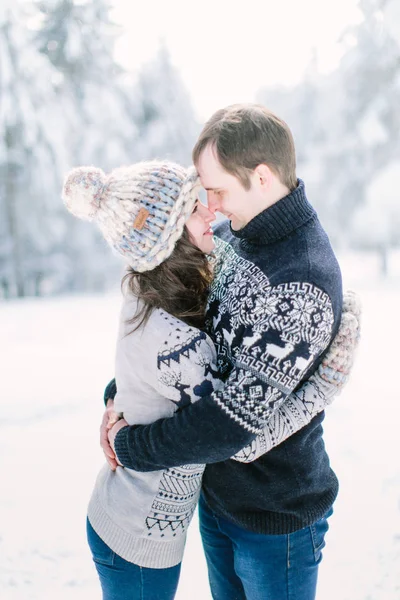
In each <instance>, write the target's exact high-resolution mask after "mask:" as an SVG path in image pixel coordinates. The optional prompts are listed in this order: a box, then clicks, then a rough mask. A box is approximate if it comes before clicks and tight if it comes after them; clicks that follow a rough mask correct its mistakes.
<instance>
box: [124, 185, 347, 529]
mask: <svg viewBox="0 0 400 600" xmlns="http://www.w3.org/2000/svg"><path fill="white" fill-rule="evenodd" d="M215 234H216V240H217V241H216V251H215V253H216V265H215V277H214V282H213V285H212V288H211V292H210V297H209V303H208V312H207V327H208V332H209V334H210V335H211V337H212V339H213V341H214V342H215V344H216V348H217V356H218V367H219V370H220V373H221V375H222V376H223V378H224V380H225V386H224V388H223V389H222V390H221V391H217V392H213V393H211V394H210V395H209V396H207V397H205V398H202V400H201V401H199V402H197V403H195V404H190V405H189V406H187V407H185V408H184V409H183V410H181V411H178V412H177V413H175V415H174V416H173V417H171V418H167V419H161V420H159V421H156V422H155V423H153V424H151V425H138V426H136V425H134V426H131V427H125V428H123V429H122V430H120V431H119V433H118V434H117V436H116V440H115V449H116V452H117V455H118V459H119V460H120V462H121V463H122V464H123V465H124V466H127V467H129V468H132V469H135V470H137V471H152V470H157V469H162V468H166V467H173V466H177V465H182V464H191V463H193V464H194V463H207V467H206V470H205V473H204V477H203V485H202V490H203V494H204V497H205V499H206V501H207V503H208V504H209V505H210V507H211V508H212V509H213V510H214V511H215V512H216V513H217V514H219V515H221V516H224V517H225V518H227V519H229V520H231V521H233V522H234V523H236V524H238V525H239V526H242V527H244V528H247V529H249V530H251V531H255V532H259V533H267V534H285V533H290V532H293V531H296V530H298V529H301V528H303V527H305V526H307V525H310V524H312V523H313V522H315V521H316V520H318V519H319V518H321V517H322V516H323V515H324V514H325V512H326V511H327V510H328V509H329V508H330V506H331V505H332V503H333V501H334V500H335V498H336V495H337V491H338V481H337V478H336V476H335V474H334V472H333V471H332V469H331V468H330V465H329V459H328V456H327V453H326V451H325V447H324V442H323V439H322V433H323V432H322V426H321V423H322V420H323V418H324V415H323V413H321V415H318V416H317V417H315V418H314V419H313V420H312V421H311V423H310V424H309V425H307V426H306V427H304V428H303V429H301V430H300V431H298V432H297V433H296V434H294V435H293V436H292V437H290V438H289V439H288V440H286V441H285V442H283V443H282V444H281V445H280V446H277V447H276V448H274V449H273V450H271V451H270V452H268V453H267V454H265V455H263V456H261V457H260V458H259V459H257V460H255V461H254V462H252V463H248V464H246V463H240V462H237V461H233V460H230V458H229V457H231V456H232V455H234V454H235V453H237V452H238V451H239V450H240V449H241V448H242V447H244V446H245V445H246V444H249V443H250V442H251V441H252V440H253V439H254V437H255V436H256V435H257V434H258V433H259V432H260V431H261V430H262V428H263V427H264V425H265V423H266V422H268V420H269V419H271V418H272V416H273V414H274V411H276V410H277V409H278V408H279V407H280V406H281V405H282V403H284V402H285V400H286V399H287V397H288V396H289V394H290V393H291V392H292V391H293V390H294V389H296V388H297V387H298V386H299V384H300V383H301V382H302V381H303V380H304V379H306V378H307V377H308V376H309V375H310V373H311V372H312V371H313V370H315V368H316V366H317V364H318V362H319V361H320V359H321V357H322V355H323V353H324V351H325V350H326V348H327V346H328V345H329V343H330V341H331V339H332V338H333V336H334V335H335V333H336V331H337V329H338V326H339V321H340V314H341V307H342V285H341V274H340V269H339V265H338V263H337V260H336V258H335V256H334V253H333V250H332V248H331V245H330V243H329V240H328V237H327V235H326V233H325V231H324V230H323V228H322V226H321V224H320V222H319V220H318V217H317V215H316V212H315V211H314V209H313V208H312V206H311V205H310V204H309V202H308V201H307V198H306V195H305V190H304V184H303V182H302V181H300V180H299V183H298V186H297V188H296V189H295V190H294V191H293V192H292V193H290V194H289V195H288V196H286V197H285V198H283V199H282V200H280V201H279V202H277V203H276V204H274V205H273V206H272V207H270V208H268V209H267V210H265V211H263V212H262V213H260V214H259V215H257V216H256V217H255V218H254V219H253V220H252V221H250V223H248V224H247V225H246V227H244V228H243V229H241V230H240V231H233V230H232V229H231V227H230V225H229V223H228V222H224V223H222V224H220V225H219V226H218V228H217V229H216V231H215Z"/></svg>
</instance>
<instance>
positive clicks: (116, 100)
mask: <svg viewBox="0 0 400 600" xmlns="http://www.w3.org/2000/svg"><path fill="white" fill-rule="evenodd" d="M360 9H361V11H362V14H363V20H362V21H361V22H360V23H359V24H358V25H356V26H354V27H351V28H349V29H348V30H347V31H345V32H344V34H343V36H342V38H341V40H340V43H341V44H342V45H343V48H344V53H343V57H342V59H341V61H340V64H339V65H338V67H337V69H335V70H334V71H333V72H330V73H329V74H324V75H321V74H320V73H319V70H318V57H317V55H316V56H315V59H314V60H311V62H310V64H309V67H308V69H307V72H306V76H305V78H304V79H303V80H302V81H301V83H299V84H296V85H294V86H292V87H272V88H271V87H269V86H268V81H263V79H262V73H261V74H260V89H259V92H258V97H257V98H256V100H258V101H260V102H262V103H264V104H266V105H267V106H268V107H270V108H271V109H272V110H275V111H276V112H277V113H278V114H279V115H281V116H282V117H283V118H285V119H286V120H287V122H288V123H289V125H290V127H291V128H292V130H293V132H294V135H295V141H296V146H297V153H298V174H299V176H301V177H302V178H303V179H304V180H305V181H306V185H307V191H308V195H309V197H310V199H311V201H312V203H313V204H314V205H315V206H316V208H317V210H318V212H319V215H320V217H321V220H322V222H323V224H324V226H325V227H326V229H327V231H328V233H329V235H330V237H331V240H332V242H333V244H334V246H335V249H336V250H337V251H338V252H344V251H348V250H358V251H365V252H367V251H368V252H369V253H370V254H369V255H371V253H374V255H375V257H376V261H375V263H374V264H376V265H377V269H379V270H380V272H381V274H382V275H383V276H390V274H391V273H390V271H391V268H390V255H391V252H392V251H393V249H395V248H396V247H398V246H399V244H400V202H399V199H398V194H399V193H398V189H397V185H396V183H397V177H398V173H400V137H399V135H398V134H399V126H400V103H399V92H400V11H399V9H398V6H397V5H396V0H361V2H360ZM120 34H121V29H120V28H119V27H117V26H115V25H114V24H113V22H112V21H111V18H110V5H109V3H108V2H106V1H105V0H79V1H75V2H74V1H72V0H39V1H36V2H26V1H24V0H14V1H13V2H12V3H11V2H10V3H9V2H8V0H5V1H4V2H2V4H1V7H0V64H1V71H0V299H1V298H3V299H11V298H15V297H23V296H46V295H55V294H62V293H66V292H68V293H70V292H92V291H102V290H104V289H107V288H108V287H109V286H110V285H111V284H114V283H115V282H116V281H117V280H118V278H119V275H120V263H119V261H118V260H117V259H116V258H114V257H113V256H112V254H111V253H110V251H109V249H108V248H107V247H106V245H105V243H104V242H103V241H102V240H101V239H100V235H99V234H98V233H97V232H96V229H95V228H94V227H93V226H92V225H90V224H87V223H83V222H79V221H78V220H77V219H74V218H73V217H72V216H71V215H69V214H68V213H67V211H66V210H65V209H64V207H63V204H62V202H61V200H60V191H61V187H62V181H63V177H64V174H65V173H66V171H67V170H68V169H69V168H71V167H72V166H76V165H80V164H94V165H96V166H100V167H102V168H103V169H104V170H105V171H109V170H110V169H112V168H114V167H116V166H120V165H121V164H126V163H131V162H134V161H137V160H140V159H148V158H155V157H169V158H171V159H174V160H176V161H179V162H182V163H184V164H189V163H190V154H191V148H192V146H193V144H194V141H195V139H196V136H197V134H198V133H199V131H200V129H201V125H202V124H201V123H200V122H199V119H198V118H197V115H196V114H195V111H194V109H193V105H192V102H191V97H190V95H189V92H188V90H187V89H186V88H185V83H184V81H182V79H181V76H180V73H179V72H178V70H177V69H176V68H175V66H174V65H173V63H172V61H171V59H170V56H169V53H168V49H167V47H166V45H163V44H160V46H159V48H158V51H157V53H155V55H154V58H153V59H152V60H151V61H150V62H149V63H147V64H146V65H144V66H143V67H142V69H141V71H140V73H139V74H138V75H137V76H135V77H133V76H132V75H131V74H130V73H128V72H126V71H124V70H123V69H122V67H121V66H120V65H119V64H117V63H116V61H115V58H114V48H115V44H116V41H117V40H118V36H119V35H120Z"/></svg>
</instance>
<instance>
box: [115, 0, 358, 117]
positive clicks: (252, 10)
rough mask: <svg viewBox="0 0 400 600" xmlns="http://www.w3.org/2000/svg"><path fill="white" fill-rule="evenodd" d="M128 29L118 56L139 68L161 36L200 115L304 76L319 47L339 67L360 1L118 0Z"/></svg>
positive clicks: (323, 59)
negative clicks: (344, 34)
mask: <svg viewBox="0 0 400 600" xmlns="http://www.w3.org/2000/svg"><path fill="white" fill-rule="evenodd" d="M113 4H114V6H115V9H114V11H113V14H112V17H113V19H114V20H115V21H116V22H118V23H120V24H122V25H123V27H124V29H125V31H126V33H125V35H124V37H123V39H122V40H121V42H120V43H119V44H118V47H117V57H118V59H119V60H120V61H121V62H122V64H123V65H124V67H125V68H127V69H128V70H133V71H136V70H137V69H138V67H139V66H140V65H141V64H142V63H143V62H145V61H147V60H149V59H150V58H151V57H152V56H153V55H154V53H155V52H156V49H157V45H158V41H159V39H160V38H162V39H163V40H164V41H165V43H166V44H167V46H168V48H169V50H170V53H171V57H172V60H173V62H174V64H175V65H176V66H177V67H178V68H179V69H180V71H181V74H182V76H183V79H184V81H185V84H186V86H187V88H188V89H189V91H190V93H191V95H192V98H193V103H194V106H195V108H196V110H197V112H198V114H199V117H200V119H202V120H204V119H206V118H207V117H209V116H210V115H211V114H212V112H214V111H215V110H216V109H218V108H221V107H222V106H225V105H227V104H231V103H233V102H246V101H252V100H254V95H255V92H256V91H257V89H259V88H260V87H261V86H265V85H267V84H275V83H282V84H285V83H293V82H295V81H298V80H299V79H301V78H302V76H303V73H304V71H305V69H306V67H307V64H308V63H309V61H310V58H311V56H312V53H313V49H315V50H316V51H317V53H318V65H319V69H320V70H321V71H327V70H330V69H332V68H334V67H335V65H336V64H337V62H338V60H339V59H340V56H341V53H342V49H341V47H340V45H339V44H338V43H337V40H338V38H339V36H340V34H341V32H342V31H343V30H344V29H345V28H346V27H348V26H350V25H352V24H354V23H356V22H357V21H359V20H360V13H359V11H358V9H357V4H358V2H357V0H330V1H324V0H245V1H242V2H240V0H239V1H237V2H236V3H235V2H234V0H201V1H200V2H196V1H191V0H147V1H143V0H142V1H141V2H140V3H139V2H135V1H132V2H131V1H130V0H113Z"/></svg>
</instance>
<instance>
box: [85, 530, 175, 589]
mask: <svg viewBox="0 0 400 600" xmlns="http://www.w3.org/2000/svg"><path fill="white" fill-rule="evenodd" d="M86 529H87V539H88V543H89V547H90V550H91V552H92V556H93V561H94V564H95V566H96V569H97V573H98V575H99V577H100V583H101V588H102V590H103V600H173V598H174V597H175V593H176V589H177V587H178V582H179V575H180V570H181V565H180V564H179V565H176V567H170V568H168V569H147V568H144V567H139V566H138V565H134V564H133V563H130V562H128V561H127V560H124V559H123V558H121V557H120V556H118V555H117V554H115V552H113V551H112V550H111V548H109V547H108V546H107V544H105V543H104V542H103V540H102V539H101V538H100V537H99V536H98V535H97V533H96V532H95V530H94V529H93V527H92V526H91V524H90V522H89V519H87V521H86Z"/></svg>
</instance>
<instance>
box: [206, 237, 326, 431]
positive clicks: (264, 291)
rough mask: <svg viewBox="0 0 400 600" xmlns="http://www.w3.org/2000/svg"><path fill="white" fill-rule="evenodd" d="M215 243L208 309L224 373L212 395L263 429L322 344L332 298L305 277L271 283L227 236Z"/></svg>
mask: <svg viewBox="0 0 400 600" xmlns="http://www.w3.org/2000/svg"><path fill="white" fill-rule="evenodd" d="M217 249H218V258H219V260H218V261H217V265H216V268H215V278H214V284H213V286H212V288H211V293H210V297H209V314H211V315H212V317H213V319H212V329H213V331H214V337H215V341H216V345H217V354H218V358H219V367H220V369H221V370H222V373H224V371H225V373H229V377H228V379H227V381H226V384H225V386H224V389H223V390H222V392H219V393H218V392H217V393H216V394H214V399H215V401H216V403H217V404H218V405H219V406H220V407H221V408H222V410H223V411H224V412H226V413H227V414H228V415H229V416H230V417H231V418H232V419H233V420H235V421H236V422H237V423H239V424H241V425H242V426H243V427H244V428H245V429H247V430H248V431H250V432H253V433H255V434H257V435H259V434H261V435H263V433H264V428H265V427H267V428H269V422H270V420H271V418H272V420H274V419H275V417H274V416H273V414H274V413H275V411H277V410H278V409H279V407H280V406H282V405H283V404H284V402H285V400H286V398H288V396H289V395H290V394H291V393H292V392H293V390H294V389H295V388H296V387H297V385H298V384H299V382H300V381H301V380H302V379H303V378H304V376H305V374H306V373H307V371H308V369H309V368H310V366H311V365H312V364H313V363H314V361H315V360H317V358H318V357H319V355H320V354H321V353H322V352H323V351H324V350H325V349H326V347H327V346H328V344H329V341H330V339H331V336H332V330H333V323H334V317H333V310H332V304H331V300H330V298H329V296H328V295H327V294H326V293H325V292H324V291H323V290H321V289H319V288H318V287H317V286H315V285H313V284H312V283H310V282H289V283H282V284H278V285H275V286H274V285H271V283H270V281H269V280H268V277H267V276H266V275H265V273H263V272H262V271H261V270H260V269H259V268H258V267H257V266H255V265H254V264H253V263H251V262H249V261H247V260H245V259H243V258H242V257H239V256H238V255H237V254H236V253H235V251H234V250H233V248H232V247H231V246H230V245H229V244H226V243H225V242H223V241H222V240H218V244H217ZM232 367H233V368H232ZM287 410H288V409H287V407H286V408H284V409H283V411H284V412H285V413H286V416H287ZM290 412H291V415H293V412H292V411H290ZM281 416H283V415H282V413H281ZM277 418H278V419H279V416H278V417H277ZM290 418H291V419H292V416H291V417H290ZM275 424H276V425H277V427H278V429H279V427H280V426H281V423H278V422H277V421H276V419H275ZM262 432H263V433H262Z"/></svg>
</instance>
